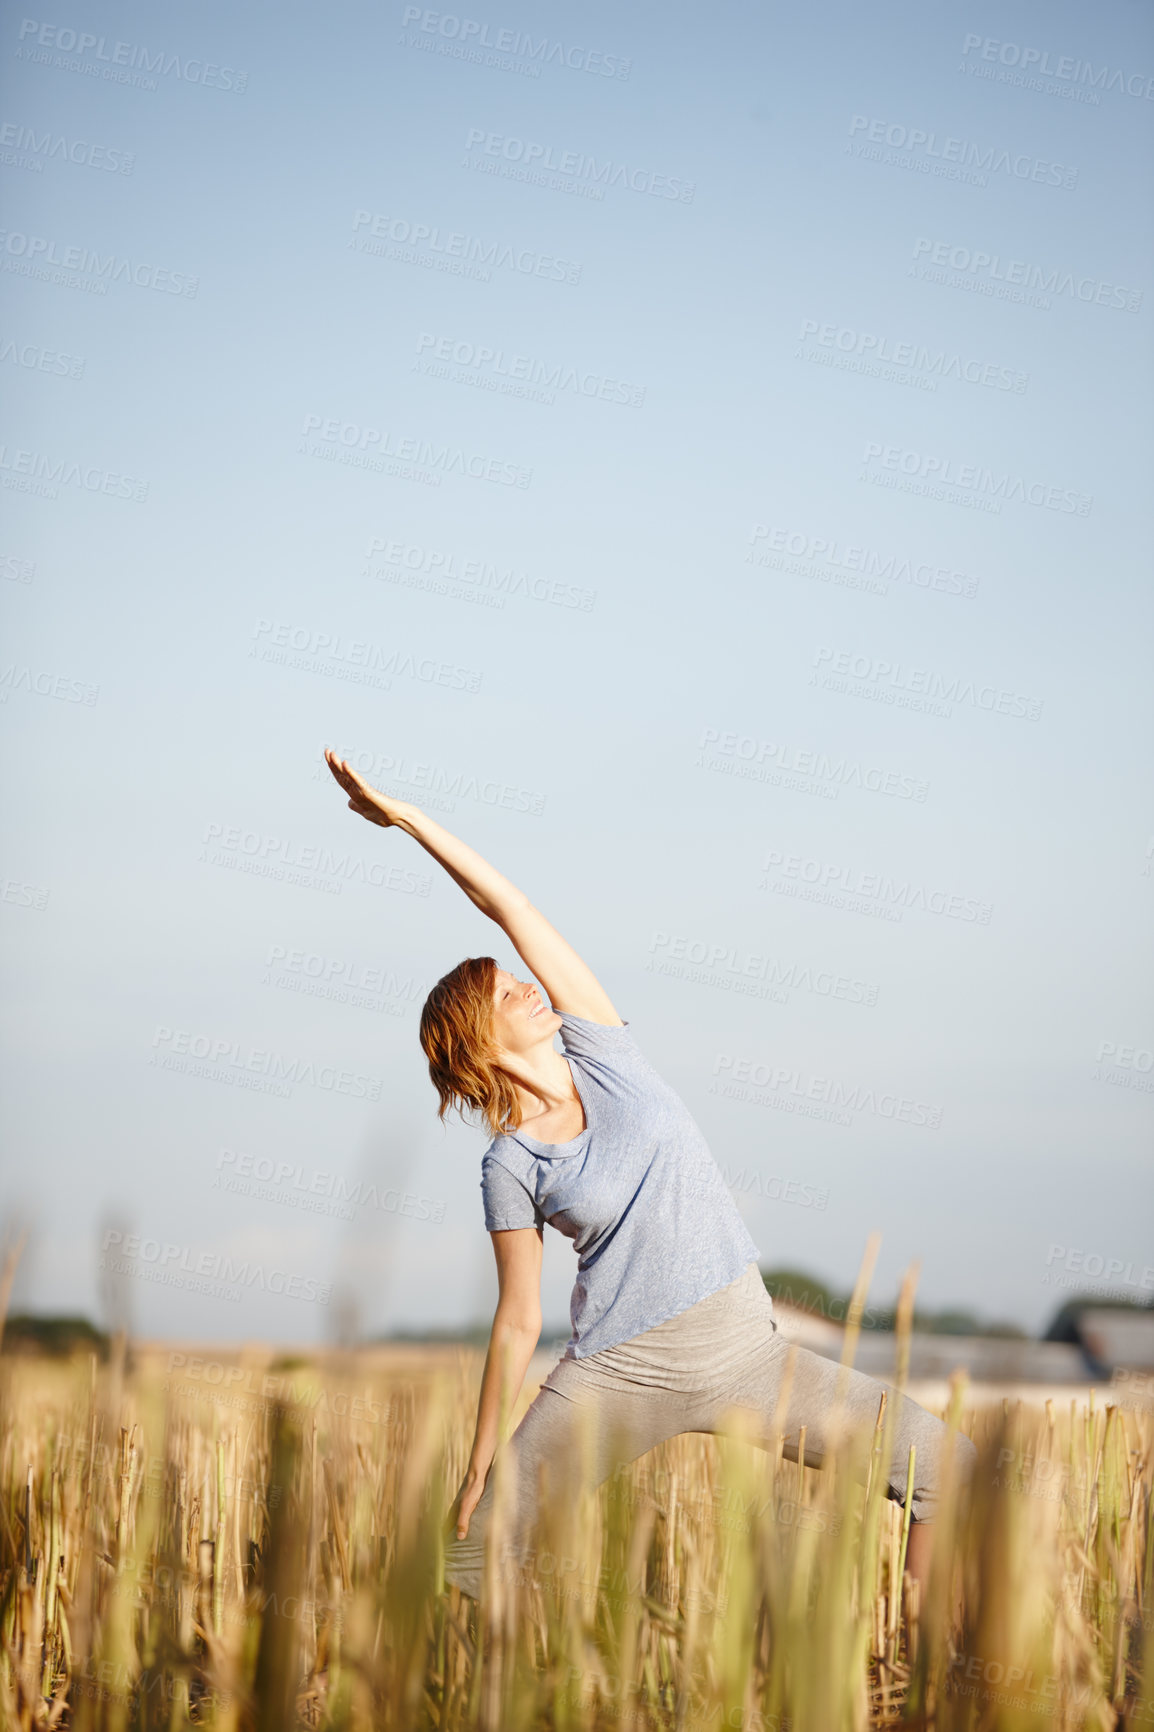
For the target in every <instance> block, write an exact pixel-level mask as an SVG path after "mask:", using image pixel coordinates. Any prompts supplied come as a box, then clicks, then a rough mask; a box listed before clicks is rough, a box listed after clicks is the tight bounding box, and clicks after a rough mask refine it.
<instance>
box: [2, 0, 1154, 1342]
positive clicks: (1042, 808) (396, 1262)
mask: <svg viewBox="0 0 1154 1732" xmlns="http://www.w3.org/2000/svg"><path fill="white" fill-rule="evenodd" d="M1151 38H1152V30H1151V24H1150V19H1149V15H1148V14H1147V13H1146V12H1145V10H1144V8H1143V7H1141V6H1140V5H1138V4H1136V3H1134V0H1111V3H1110V4H1109V5H1107V6H1105V7H1101V8H1096V9H1091V8H1090V7H1088V6H1085V5H1083V6H1077V7H1075V6H1072V5H1070V4H1065V3H1062V0H1059V3H1057V4H1053V5H1046V6H1041V5H1037V4H1034V3H1032V0H1014V3H1013V4H1007V5H1002V6H1000V7H995V6H993V5H974V4H967V5H964V6H957V5H951V4H944V5H941V6H922V5H907V4H893V5H889V6H885V7H881V8H876V7H871V8H865V9H863V8H861V7H859V6H854V5H849V4H844V3H842V4H818V5H815V6H806V7H796V8H785V7H772V8H768V7H754V6H750V5H742V4H726V5H722V6H721V7H714V8H709V9H702V8H701V7H689V6H686V5H680V4H675V5H673V6H662V7H658V6H656V5H652V4H644V3H643V4H639V5H637V6H634V7H631V8H627V9H625V10H622V9H621V8H618V7H611V6H608V5H590V6H585V7H582V8H580V9H578V8H577V7H574V6H572V5H570V4H568V3H567V0H524V3H522V0H500V4H497V3H496V0H493V4H492V5H490V0H478V10H477V11H476V13H475V14H473V13H469V14H467V15H466V14H465V13H460V14H450V13H441V12H435V11H431V10H426V9H422V8H418V7H407V6H403V5H399V4H393V3H390V4H387V5H385V6H383V7H381V8H369V7H367V6H363V5H358V4H355V3H353V0H348V3H344V4H341V5H340V6H337V7H332V8H323V9H322V8H317V7H315V6H310V7H303V6H301V5H299V4H296V3H294V0H290V3H288V4H285V5H282V6H278V7H275V8H271V7H267V6H262V5H257V4H246V3H244V0H241V3H240V4H235V5H230V6H225V5H222V4H219V3H213V0H208V3H206V4H204V5H200V6H197V7H195V8H184V7H180V6H175V5H160V6H157V5H133V4H128V3H123V4H108V5H104V6H98V7H96V8H94V9H92V8H86V9H84V10H83V13H81V12H79V11H75V10H73V9H67V10H65V11H63V12H54V13H51V14H45V15H43V16H42V15H40V14H39V13H37V14H36V15H35V16H33V15H31V14H29V15H27V16H25V15H23V14H22V13H20V11H19V10H18V9H17V10H16V11H10V12H9V14H8V17H7V21H6V23H5V24H4V26H3V35H2V37H0V65H2V67H3V104H2V114H0V123H2V129H3V130H2V133H0V145H2V154H0V170H2V173H3V187H4V193H5V201H4V202H5V210H6V216H5V219H4V232H3V239H2V240H0V265H2V267H3V269H2V272H0V292H2V294H3V300H4V313H3V321H2V328H3V350H2V361H3V380H4V384H5V387H6V389H5V394H4V395H5V403H6V408H5V410H4V430H3V442H2V458H0V478H2V481H3V486H4V490H5V492H4V501H3V502H4V505H5V507H6V513H5V516H6V529H5V532H4V539H3V550H4V551H3V556H2V561H0V563H2V575H3V579H4V582H3V585H2V588H3V595H4V601H5V604H6V605H5V616H6V628H5V633H4V648H3V652H2V657H0V721H2V724H3V728H4V732H5V735H6V741H7V746H8V750H7V752H6V754H5V760H6V767H5V770H4V783H3V801H4V810H5V814H6V818H7V823H6V826H5V828H6V837H5V843H4V857H3V862H2V867H3V871H2V878H3V894H2V900H0V923H2V927H3V933H4V939H5V946H4V947H5V952H6V955H7V958H8V966H7V992H6V1009H5V1031H6V1035H7V1039H6V1043H5V1046H6V1054H7V1056H6V1061H5V1076H4V1079H3V1080H4V1091H3V1093H4V1103H5V1104H4V1107H3V1149H4V1153H3V1162H4V1170H3V1177H2V1180H0V1203H2V1204H3V1207H4V1213H5V1215H6V1216H7V1217H8V1218H9V1219H10V1220H16V1219H20V1218H24V1219H27V1220H28V1221H29V1222H30V1224H31V1228H32V1234H31V1240H30V1244H29V1249H28V1252H27V1255H26V1259H25V1263H24V1266H23V1269H22V1271H21V1274H20V1278H19V1284H18V1287H17V1291H16V1295H15V1302H16V1303H18V1304H20V1305H22V1306H28V1307H34V1308H36V1309H41V1310H51V1311H65V1310H68V1311H83V1312H87V1313H88V1314H90V1315H92V1316H96V1317H102V1318H108V1317H110V1316H112V1315H122V1314H124V1313H125V1311H126V1310H127V1315H128V1317H129V1319H130V1321H131V1323H132V1325H133V1326H134V1327H135V1328H136V1329H138V1330H141V1331H143V1332H147V1333H150V1334H171V1335H176V1336H182V1337H198V1338H201V1339H219V1340H239V1339H244V1338H270V1339H274V1340H280V1341H286V1342H287V1341H298V1342H320V1341H324V1340H326V1339H331V1338H333V1337H334V1336H335V1335H339V1334H340V1332H341V1330H342V1329H345V1330H347V1329H349V1328H350V1327H351V1328H356V1329H359V1330H361V1331H362V1332H368V1333H372V1332H375V1331H381V1330H387V1329H390V1328H415V1327H419V1326H421V1325H425V1324H428V1325H435V1326H449V1325H453V1324H457V1323H464V1322H467V1321H471V1320H474V1319H476V1318H478V1317H479V1316H482V1315H484V1313H485V1312H486V1310H487V1309H490V1308H491V1306H492V1303H493V1301H494V1298H495V1292H496V1283H495V1275H494V1266H493V1257H492V1250H491V1246H490V1242H489V1239H488V1236H487V1234H486V1233H485V1231H484V1224H483V1220H482V1214H481V1199H480V1192H479V1176H480V1159H481V1154H482V1152H483V1149H484V1147H485V1145H486V1138H485V1137H484V1135H483V1133H482V1132H481V1131H479V1130H476V1129H472V1128H466V1127H462V1126H461V1125H459V1124H454V1125H452V1126H451V1127H450V1128H448V1129H444V1128H442V1127H441V1126H439V1125H438V1123H437V1122H436V1119H435V1115H434V1110H433V1109H434V1104H435V1096H434V1094H433V1091H432V1088H431V1085H430V1083H429V1080H428V1075H427V1071H426V1068H425V1065H424V1061H423V1059H422V1056H421V1053H420V1048H419V1046H418V1043H417V1021H418V1015H419V1009H420V1004H421V1001H422V999H423V996H424V993H425V992H426V991H427V990H428V987H429V986H430V985H431V984H432V983H433V981H435V980H436V979H437V978H438V977H439V976H440V975H441V974H443V973H444V972H446V971H447V970H448V969H449V968H451V967H452V966H453V965H454V964H455V963H456V962H457V961H459V960H460V958H461V957H462V956H465V955H483V954H494V955H496V957H497V958H498V960H499V961H500V962H501V963H502V964H503V965H504V966H517V967H519V964H518V963H517V959H516V957H515V954H514V953H513V951H512V948H511V946H510V945H509V944H508V943H507V942H505V941H504V939H503V936H502V934H501V933H500V932H499V931H498V930H497V928H495V927H494V926H492V925H491V924H490V923H489V922H487V921H486V920H485V919H484V918H483V917H482V916H481V915H480V914H479V913H478V912H477V911H476V910H475V909H474V908H473V907H472V905H471V904H470V903H469V902H468V901H467V900H466V899H465V897H464V896H463V895H462V894H461V893H460V891H459V890H458V889H457V888H456V886H455V885H454V884H453V883H452V882H451V881H450V880H449V879H448V878H447V877H446V876H445V875H444V874H443V873H441V872H440V870H439V868H437V867H436V866H435V864H434V863H433V862H432V861H431V860H430V859H429V858H428V856H427V855H425V854H424V853H423V852H422V851H421V850H420V848H419V847H418V846H417V845H416V844H415V843H414V842H413V841H412V840H411V839H409V838H407V837H405V836H403V835H400V834H394V833H388V832H384V831H381V830H379V829H377V828H374V827H371V826H370V825H368V824H366V823H364V822H363V821H361V820H359V819H357V818H355V817H354V816H353V814H351V813H350V812H349V811H348V810H347V808H346V806H345V803H344V798H343V796H342V795H341V793H340V791H339V790H338V789H337V788H336V786H335V784H334V783H333V782H332V780H331V778H330V777H329V775H328V772H327V770H326V769H325V767H324V764H323V761H322V757H321V754H322V750H323V748H324V746H325V745H326V744H327V745H332V746H334V747H335V748H336V749H337V750H338V751H339V752H341V753H343V754H344V755H347V756H349V757H350V758H352V759H353V761H354V762H356V763H357V764H358V765H359V766H360V767H362V769H363V771H364V773H365V774H366V775H367V776H368V777H369V779H370V780H373V781H375V782H376V783H377V785H378V786H381V787H383V788H385V789H386V790H387V791H390V792H392V793H395V794H398V795H401V796H403V797H405V798H409V799H412V800H414V801H415V802H416V803H418V804H422V803H424V804H425V805H426V806H427V807H428V809H429V810H430V811H431V812H432V813H433V815H434V816H436V817H438V818H439V819H440V821H441V822H442V823H444V824H446V825H447V826H448V827H449V828H450V829H451V830H454V831H455V832H456V833H458V834H460V835H461V836H463V837H464V838H465V839H466V840H467V841H468V842H470V843H471V844H472V845H473V846H475V847H476V848H478V849H479V850H480V851H481V852H482V853H483V854H485V855H486V856H487V857H488V858H490V859H491V860H492V861H493V862H494V863H495V864H496V865H497V866H498V867H499V868H500V869H501V870H502V871H504V872H506V873H507V874H508V875H509V876H510V877H511V878H513V879H514V881H516V882H517V883H519V884H521V885H522V886H523V887H524V888H525V890H526V891H527V892H528V893H529V895H530V896H531V897H532V899H533V900H534V901H535V902H536V903H537V904H538V906H539V907H541V908H542V909H543V910H544V912H545V913H546V914H547V915H548V916H549V917H550V918H551V919H552V920H553V921H554V923H555V924H556V925H557V926H558V927H559V928H560V929H561V931H563V932H564V933H565V935H566V936H567V937H568V938H569V939H570V940H571V942H572V943H573V944H574V945H575V946H576V947H577V948H578V949H579V950H580V952H581V953H582V954H583V955H584V956H585V957H586V958H587V960H588V961H589V963H590V964H591V965H592V966H593V968H594V969H595V970H596V971H597V973H598V974H599V976H600V978H601V979H602V980H603V982H604V984H605V986H606V988H607V990H608V991H609V993H610V995H611V996H612V998H613V1001H614V1003H615V1004H616V1005H617V1007H618V1009H619V1011H620V1013H621V1015H622V1016H623V1017H625V1018H626V1019H628V1020H629V1022H630V1023H631V1025H632V1027H633V1029H634V1032H635V1035H636V1038H637V1040H638V1042H639V1044H640V1046H641V1048H642V1050H643V1051H644V1052H645V1053H646V1054H647V1055H648V1056H649V1057H650V1058H651V1060H652V1061H653V1062H654V1063H655V1064H656V1065H657V1066H658V1068H659V1069H660V1070H661V1071H662V1073H663V1074H664V1075H665V1076H666V1077H668V1078H669V1079H670V1080H671V1081H672V1082H674V1084H675V1086H677V1087H678V1088H679V1090H680V1091H681V1093H682V1095H683V1096H684V1098H685V1100H686V1102H687V1103H688V1105H689V1106H690V1108H691V1110H692V1111H693V1112H694V1114H695V1115H696V1117H697V1118H698V1120H699V1122H700V1123H701V1125H702V1127H703V1129H704V1130H705V1132H706V1135H707V1136H708V1138H709V1140H710V1144H711V1147H712V1148H713V1151H714V1153H715V1155H716V1157H717V1159H718V1161H719V1163H720V1164H721V1165H722V1167H723V1170H724V1171H725V1172H726V1175H727V1178H728V1179H729V1181H730V1183H731V1185H732V1187H733V1189H734V1194H735V1195H736V1196H737V1197H738V1200H739V1203H740V1207H741V1208H742V1211H743V1213H744V1215H745V1218H746V1219H747V1221H748V1224H749V1226H750V1230H751V1232H752V1233H753V1236H754V1238H755V1240H756V1242H757V1244H758V1247H759V1250H760V1252H761V1260H762V1264H763V1267H767V1268H768V1267H770V1266H771V1265H782V1264H789V1265H792V1266H800V1267H802V1268H805V1269H809V1270H811V1271H813V1272H815V1273H817V1274H819V1275H821V1276H823V1277H824V1278H826V1279H827V1280H828V1281H830V1282H831V1283H833V1284H834V1285H835V1286H839V1287H846V1286H848V1285H849V1284H850V1283H851V1282H852V1279H853V1276H854V1274H855V1272H856V1269H857V1266H858V1262H859V1259H860V1256H861V1253H862V1249H863V1246H864V1243H865V1240H866V1237H867V1235H868V1233H869V1232H870V1231H871V1230H872V1229H875V1228H876V1229H878V1230H880V1231H881V1233H882V1235H883V1241H882V1247H881V1255H880V1259H879V1263H878V1270H877V1275H876V1278H875V1282H874V1287H873V1297H874V1298H875V1299H876V1300H878V1301H879V1302H885V1301H887V1300H890V1299H892V1297H893V1294H894V1292H895V1290H896V1285H897V1282H898V1280H899V1278H900V1275H901V1272H902V1271H903V1270H904V1269H905V1268H906V1266H907V1265H908V1264H909V1263H910V1262H911V1261H912V1260H913V1259H915V1258H919V1259H921V1282H920V1297H921V1300H922V1302H923V1303H924V1304H926V1305H928V1306H935V1307H942V1306H945V1305H953V1304H956V1305H961V1306H967V1307H970V1308H971V1309H973V1310H975V1311H977V1312H978V1313H979V1314H981V1315H983V1316H985V1317H988V1318H995V1317H1001V1318H1009V1319H1013V1320H1016V1321H1018V1322H1020V1323H1022V1324H1024V1325H1026V1326H1028V1327H1038V1326H1041V1325H1043V1324H1044V1323H1045V1321H1046V1320H1047V1319H1048V1317H1049V1316H1050V1315H1051V1314H1052V1313H1053V1311H1054V1310H1055V1308H1056V1306H1057V1304H1058V1303H1059V1302H1060V1301H1061V1299H1062V1298H1063V1297H1065V1296H1068V1294H1069V1293H1070V1292H1071V1291H1074V1290H1076V1289H1082V1288H1085V1287H1087V1286H1095V1285H1097V1286H1098V1287H1100V1288H1101V1289H1102V1290H1103V1291H1106V1292H1111V1293H1114V1294H1118V1295H1120V1296H1127V1295H1128V1296H1130V1297H1138V1298H1149V1297H1150V1295H1151V1292H1152V1291H1154V1268H1148V1265H1154V1233H1152V1232H1151V1220H1152V1211H1151V1203H1152V1196H1151V1191H1152V1186H1151V1160H1150V1154H1151V1135H1150V1133H1151V1090H1152V1088H1154V1069H1152V1066H1154V1016H1152V1014H1151V1011H1152V1006H1151V991H1150V983H1151V979H1152V978H1154V971H1152V970H1151V942H1150V940H1151V920H1150V907H1151V900H1152V898H1154V805H1152V800H1151V792H1152V788H1151V754H1150V740H1151V726H1150V723H1151V716H1150V689H1151V688H1150V679H1149V668H1150V643H1151V630H1150V623H1151V622H1150V614H1151V584H1150V547H1151V528H1152V525H1151V507H1150V489H1149V476H1150V469H1151V456H1152V447H1154V439H1152V436H1151V414H1150V404H1151V393H1150V365H1149V363H1150V330H1151V296H1152V295H1154V261H1152V258H1151V246H1150V238H1151V237H1150V209H1151V202H1150V199H1149V190H1150V172H1149V171H1150V150H1149V146H1150V137H1151V119H1152V116H1154V41H1152V39H1151ZM117 1235H120V1237H117ZM133 1236H135V1242H133ZM126 1250H131V1251H133V1252H134V1257H133V1259H132V1260H131V1261H130V1262H129V1263H127V1264H126V1263H125V1262H124V1259H123V1253H124V1252H125V1251H126ZM102 1262H103V1265H104V1266H103V1267H102ZM238 1271H240V1272H241V1273H240V1274H239V1275H238V1274H237V1272H238ZM572 1277H573V1253H572V1248H571V1246H570V1244H569V1242H568V1241H566V1240H563V1239H562V1238H561V1237H560V1236H559V1235H557V1234H555V1233H553V1232H548V1233H547V1235H546V1261H545V1271H544V1308H545V1317H546V1327H547V1329H551V1330H553V1331H556V1332H558V1333H560V1334H561V1335H564V1334H566V1333H567V1309H568V1296H569V1291H570V1288H571V1285H572ZM1144 1282H1145V1283H1149V1285H1144Z"/></svg>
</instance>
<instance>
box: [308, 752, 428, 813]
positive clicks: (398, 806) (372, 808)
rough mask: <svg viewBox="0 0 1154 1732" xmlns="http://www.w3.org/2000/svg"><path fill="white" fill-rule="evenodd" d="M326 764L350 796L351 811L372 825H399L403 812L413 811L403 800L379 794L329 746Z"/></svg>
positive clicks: (326, 753)
mask: <svg viewBox="0 0 1154 1732" xmlns="http://www.w3.org/2000/svg"><path fill="white" fill-rule="evenodd" d="M325 762H326V763H327V764H328V767H329V769H330V770H331V771H332V773H333V775H334V776H335V777H336V779H337V781H338V782H339V783H340V785H341V787H342V788H343V789H344V791H345V793H346V794H348V795H349V796H350V799H349V808H350V810H351V811H353V812H358V813H359V814H360V816H361V817H362V818H367V819H368V820H369V822H370V823H371V824H381V825H383V826H384V827H386V828H387V827H388V826H389V825H390V824H396V823H399V821H400V818H401V815H402V813H403V812H405V811H411V810H412V808H411V807H407V806H406V805H405V802H404V801H403V800H390V798H389V796H388V795H387V794H382V793H380V792H378V790H377V789H376V788H370V787H369V784H368V783H367V782H366V781H364V779H363V778H362V777H360V776H358V775H357V772H356V771H355V770H350V768H349V765H348V760H347V759H345V758H338V757H337V755H336V753H335V752H333V751H330V750H329V748H328V746H326V747H325Z"/></svg>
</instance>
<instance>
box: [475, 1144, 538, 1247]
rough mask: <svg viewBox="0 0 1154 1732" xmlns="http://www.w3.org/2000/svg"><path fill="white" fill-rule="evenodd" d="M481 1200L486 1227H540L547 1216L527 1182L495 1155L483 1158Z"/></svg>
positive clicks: (493, 1229)
mask: <svg viewBox="0 0 1154 1732" xmlns="http://www.w3.org/2000/svg"><path fill="white" fill-rule="evenodd" d="M481 1201H482V1203H483V1204H484V1206H485V1230H486V1232H489V1233H499V1232H503V1231H505V1230H506V1229H508V1228H511V1227H540V1226H543V1225H544V1223H545V1217H544V1215H543V1214H542V1212H541V1210H540V1209H539V1208H538V1207H537V1203H536V1200H535V1199H534V1198H533V1197H532V1196H531V1195H530V1192H529V1188H528V1186H527V1185H524V1184H522V1183H521V1180H520V1179H519V1178H518V1177H517V1176H516V1174H515V1173H511V1172H510V1171H509V1169H508V1167H503V1166H502V1165H501V1163H500V1161H497V1160H494V1159H493V1156H492V1155H485V1156H484V1157H483V1158H482V1161H481Z"/></svg>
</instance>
